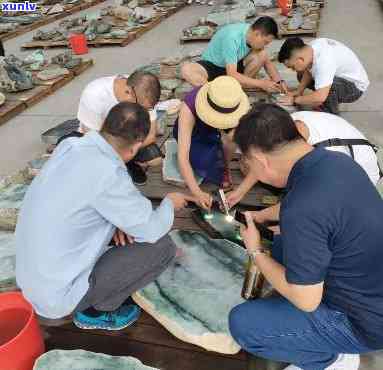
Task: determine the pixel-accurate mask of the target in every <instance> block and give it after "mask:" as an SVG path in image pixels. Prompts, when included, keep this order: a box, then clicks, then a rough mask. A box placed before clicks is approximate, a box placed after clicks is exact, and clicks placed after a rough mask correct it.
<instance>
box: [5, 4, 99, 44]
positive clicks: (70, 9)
mask: <svg viewBox="0 0 383 370" xmlns="http://www.w3.org/2000/svg"><path fill="white" fill-rule="evenodd" d="M105 1H106V0H91V1H86V0H85V1H84V0H82V1H81V3H80V4H77V5H76V4H74V5H65V6H64V8H65V10H64V11H63V12H61V13H58V14H51V15H45V16H43V17H42V18H41V19H39V20H37V21H35V22H33V23H31V24H26V25H20V26H18V27H16V29H15V30H13V31H10V32H6V33H3V34H0V40H1V41H6V40H10V39H13V38H15V37H17V36H20V35H23V34H24V33H27V32H30V31H32V30H35V29H36V28H39V27H42V26H45V25H47V24H49V23H52V22H55V21H57V20H59V19H62V18H65V17H67V16H69V15H72V14H74V13H77V12H80V11H82V10H85V9H88V8H91V7H92V6H95V5H98V4H101V3H103V2H105Z"/></svg>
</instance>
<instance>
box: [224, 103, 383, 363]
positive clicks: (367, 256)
mask: <svg viewBox="0 0 383 370" xmlns="http://www.w3.org/2000/svg"><path fill="white" fill-rule="evenodd" d="M235 142H236V143H237V144H238V145H239V147H240V149H241V151H242V152H243V153H244V155H245V156H246V157H247V159H248V164H249V167H250V171H255V172H256V173H257V174H258V177H259V179H260V180H261V181H262V182H264V183H267V184H270V185H273V186H276V187H280V188H283V187H285V188H286V189H287V194H286V195H285V197H284V198H283V199H282V202H281V205H280V208H275V207H273V208H271V209H267V210H265V211H260V212H253V213H250V212H249V213H246V218H247V227H243V229H242V231H241V234H242V237H243V239H244V242H245V244H246V248H247V250H248V252H249V255H250V257H251V259H252V262H253V263H255V264H256V265H257V267H258V269H259V270H260V271H261V272H262V273H263V274H264V276H265V278H266V279H267V280H268V281H269V283H270V284H271V285H272V286H273V288H274V289H275V290H276V291H277V292H278V293H279V294H280V295H279V296H274V297H271V298H264V299H258V300H254V301H249V302H246V303H243V304H241V305H239V306H237V307H235V308H234V309H233V311H232V312H231V314H230V330H231V333H232V335H233V337H234V338H235V340H236V341H237V342H238V343H239V344H240V345H241V347H242V348H244V349H245V350H246V351H248V352H251V353H253V354H255V355H257V356H261V357H264V358H267V359H271V360H275V361H280V362H289V363H292V365H290V366H289V367H288V368H287V369H288V370H302V369H304V370H357V369H358V366H359V354H360V353H366V352H370V351H373V350H377V349H381V348H383V281H382V275H381V261H382V259H383V248H382V240H383V228H382V218H383V201H382V199H381V198H380V196H379V194H378V192H377V190H376V189H375V187H374V185H373V184H372V183H371V181H370V180H369V178H368V176H367V174H366V172H365V171H364V170H363V169H362V167H360V166H359V165H358V164H357V163H356V162H355V161H353V160H352V159H351V158H350V157H348V156H347V155H345V154H343V153H336V152H331V151H328V150H325V149H323V148H318V149H314V148H313V147H312V146H311V145H310V144H308V143H307V142H306V141H305V140H304V139H303V137H302V136H301V135H300V133H299V132H298V130H297V128H296V126H295V124H294V121H293V120H292V118H291V116H290V115H289V114H288V113H287V112H286V111H285V110H283V109H282V108H280V107H278V106H275V105H271V104H257V105H255V106H254V108H253V110H252V111H251V112H250V113H248V114H247V115H246V116H244V117H243V118H242V119H241V121H240V124H239V126H238V127H237V129H236V132H235ZM253 219H255V220H256V221H258V222H265V221H268V220H269V221H271V220H275V221H278V220H279V223H280V235H278V236H276V237H275V238H274V245H273V247H272V256H269V255H268V254H266V253H264V251H263V249H262V246H261V242H260V236H259V232H258V230H257V229H256V227H255V225H254V222H253ZM287 369H286V370H287Z"/></svg>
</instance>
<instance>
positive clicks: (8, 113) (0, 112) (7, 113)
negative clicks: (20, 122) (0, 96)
mask: <svg viewBox="0 0 383 370" xmlns="http://www.w3.org/2000/svg"><path fill="white" fill-rule="evenodd" d="M25 108H26V105H25V104H24V103H23V102H21V101H16V100H7V101H5V103H4V104H3V105H2V106H1V107H0V125H2V124H4V123H5V122H7V121H8V120H10V119H11V118H13V117H15V116H17V115H18V114H19V113H21V112H22V111H23V110H24V109H25Z"/></svg>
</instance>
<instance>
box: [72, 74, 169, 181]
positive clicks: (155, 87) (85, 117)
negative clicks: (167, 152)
mask: <svg viewBox="0 0 383 370" xmlns="http://www.w3.org/2000/svg"><path fill="white" fill-rule="evenodd" d="M160 95H161V86H160V83H159V81H158V78H157V77H156V76H154V75H153V74H151V73H146V72H134V73H133V74H131V75H130V76H129V77H126V76H122V75H117V76H109V77H101V78H98V79H97V80H94V81H92V82H91V83H89V84H88V85H87V86H86V88H85V89H84V91H83V93H82V95H81V98H80V103H79V107H78V113H77V118H78V120H79V121H80V131H81V132H82V133H86V132H87V131H89V130H95V131H100V130H101V127H102V125H103V123H104V120H105V118H106V116H107V115H108V113H109V111H110V109H111V108H113V107H114V106H115V105H116V104H118V103H119V102H130V103H138V104H140V105H142V106H143V107H144V108H146V109H147V110H149V111H150V110H152V109H153V108H154V106H155V105H156V104H157V103H158V101H159V98H160ZM150 118H151V127H150V132H149V135H148V137H147V138H146V140H145V142H144V143H143V146H142V149H141V150H140V151H139V153H138V154H137V157H136V158H135V159H134V160H133V161H131V163H129V164H128V170H129V173H130V175H131V176H132V179H133V182H134V183H135V184H136V185H143V184H145V183H146V174H145V172H144V170H143V169H142V167H141V166H140V165H138V164H137V162H139V163H147V162H149V163H150V162H151V161H153V160H156V159H158V158H160V157H161V152H160V150H159V148H158V147H157V145H156V144H155V143H156V122H155V120H156V117H155V112H153V111H151V117H150Z"/></svg>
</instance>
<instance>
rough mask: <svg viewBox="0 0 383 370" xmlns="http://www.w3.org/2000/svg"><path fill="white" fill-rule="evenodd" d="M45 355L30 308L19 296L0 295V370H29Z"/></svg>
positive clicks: (38, 330) (20, 295)
mask: <svg viewBox="0 0 383 370" xmlns="http://www.w3.org/2000/svg"><path fill="white" fill-rule="evenodd" d="M44 351H45V346H44V341H43V336H42V333H41V330H40V326H39V324H38V322H37V319H36V316H35V314H34V311H33V308H32V306H31V305H30V303H28V302H27V301H26V300H25V299H24V297H23V295H22V294H21V293H19V292H11V293H3V294H0V368H1V369H2V370H32V368H33V366H34V363H35V361H36V359H37V358H38V357H40V356H41V355H42V354H43V353H44Z"/></svg>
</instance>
